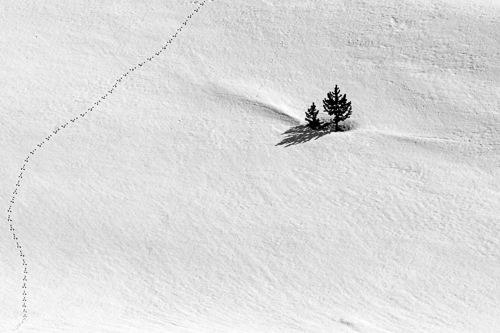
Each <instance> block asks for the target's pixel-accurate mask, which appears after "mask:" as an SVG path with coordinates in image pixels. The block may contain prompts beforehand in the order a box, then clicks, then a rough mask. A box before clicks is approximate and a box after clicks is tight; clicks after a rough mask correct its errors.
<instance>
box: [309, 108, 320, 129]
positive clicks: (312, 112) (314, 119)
mask: <svg viewBox="0 0 500 333" xmlns="http://www.w3.org/2000/svg"><path fill="white" fill-rule="evenodd" d="M318 112H319V111H318V110H316V105H314V102H313V103H312V105H311V107H310V108H309V109H308V110H307V111H306V121H307V123H308V124H307V125H308V126H309V127H311V128H313V129H317V128H318V127H319V126H320V125H321V122H320V120H319V119H318Z"/></svg>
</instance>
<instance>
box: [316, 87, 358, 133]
mask: <svg viewBox="0 0 500 333" xmlns="http://www.w3.org/2000/svg"><path fill="white" fill-rule="evenodd" d="M323 109H324V110H325V112H326V113H328V114H329V115H330V116H332V115H333V119H332V121H333V123H334V124H335V131H338V130H339V122H341V121H344V120H346V119H347V118H349V117H350V116H351V113H352V108H351V102H347V98H346V95H345V94H344V96H342V95H341V94H340V89H339V88H338V87H337V85H335V91H334V92H329V93H328V94H327V98H325V99H324V100H323Z"/></svg>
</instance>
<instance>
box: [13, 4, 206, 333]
mask: <svg viewBox="0 0 500 333" xmlns="http://www.w3.org/2000/svg"><path fill="white" fill-rule="evenodd" d="M208 1H214V0H208ZM206 2H207V0H203V1H201V2H196V3H197V4H198V6H197V7H196V9H194V10H193V12H192V13H191V14H190V15H188V16H187V18H186V20H185V21H184V22H182V25H181V26H180V27H179V28H178V29H177V31H176V32H175V34H173V35H172V37H171V38H170V39H168V40H167V42H166V43H165V45H163V46H162V47H161V49H160V50H158V51H157V52H155V53H154V54H153V55H152V56H150V57H148V58H146V60H144V61H143V62H141V63H138V64H137V65H135V66H134V67H131V68H130V69H129V70H128V71H127V72H125V73H124V74H123V75H121V76H120V78H118V79H117V80H116V82H115V84H114V85H113V86H112V87H111V89H109V90H108V91H107V92H106V94H104V95H102V96H101V97H100V98H99V100H97V101H96V102H95V103H94V105H93V106H92V107H90V108H88V109H87V110H86V111H85V112H82V113H80V114H79V115H78V116H76V117H74V118H72V119H70V121H68V122H66V123H65V124H63V125H61V127H58V128H56V129H55V130H54V131H53V132H52V134H50V135H48V136H47V137H46V138H45V140H42V141H41V142H40V143H38V144H37V148H34V149H33V150H31V151H30V153H29V155H28V156H26V159H25V160H24V162H25V163H24V164H23V166H22V167H21V172H20V173H19V176H18V181H17V183H16V186H15V189H14V191H13V192H12V198H11V200H10V202H9V208H8V209H7V214H8V215H7V223H8V225H9V230H10V231H11V233H12V239H13V241H14V243H15V246H16V249H17V250H18V251H19V257H20V259H21V260H22V269H23V273H24V275H23V279H22V281H21V284H22V287H21V289H22V294H21V296H22V305H21V307H22V320H21V321H20V323H19V324H18V325H17V326H16V328H15V329H16V330H18V329H19V328H20V326H21V325H22V324H23V323H25V322H26V320H27V319H28V305H27V304H28V263H27V259H26V256H25V254H24V253H23V251H22V250H23V247H22V245H21V244H22V243H21V240H20V239H19V237H18V236H17V235H16V228H15V227H14V226H15V223H14V221H13V219H12V216H11V213H12V210H13V208H14V203H15V200H16V196H17V195H18V193H19V192H18V190H19V189H20V186H21V179H22V178H23V172H24V171H25V170H26V166H27V164H28V162H29V158H30V157H31V156H32V155H35V153H36V151H37V149H38V148H41V147H42V146H43V145H44V144H45V142H47V141H49V140H50V139H51V138H52V136H54V135H56V134H57V133H59V131H61V130H62V129H66V127H67V126H68V125H70V122H71V123H75V122H76V121H77V120H79V119H81V118H83V117H85V116H86V115H87V114H89V113H90V112H93V111H94V110H95V109H96V108H97V106H99V103H100V102H101V101H104V100H105V99H106V97H108V96H109V95H110V94H112V93H113V92H114V91H115V89H116V88H117V87H118V85H119V84H120V83H121V82H122V80H123V79H125V77H127V76H128V75H129V74H131V73H132V72H134V71H135V70H137V69H139V67H142V66H144V65H145V64H146V63H147V62H149V61H152V60H153V59H154V58H156V57H158V56H159V55H160V54H161V53H162V52H163V51H165V50H166V49H167V47H168V45H169V44H171V43H172V42H173V40H174V38H176V37H177V36H178V34H179V33H180V32H181V31H182V29H183V27H184V26H186V25H187V24H188V22H189V20H191V19H192V18H193V16H194V15H195V13H198V11H199V10H200V9H201V8H202V7H203V6H204V5H205V3H206Z"/></svg>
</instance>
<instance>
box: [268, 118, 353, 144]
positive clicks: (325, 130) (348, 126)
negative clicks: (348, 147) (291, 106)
mask: <svg viewBox="0 0 500 333" xmlns="http://www.w3.org/2000/svg"><path fill="white" fill-rule="evenodd" d="M355 127H356V126H355V123H353V122H344V123H341V124H339V130H338V132H347V131H350V130H352V129H354V128H355ZM332 132H335V126H334V125H332V124H325V125H324V126H321V127H320V128H318V129H312V128H310V127H309V126H307V125H299V126H295V127H292V128H290V129H288V130H287V131H285V132H284V133H283V134H282V135H285V136H286V137H285V138H284V139H283V140H282V141H281V142H280V143H278V144H276V146H281V145H285V147H289V146H293V145H298V144H300V143H305V142H307V141H311V140H313V139H314V140H318V139H319V138H321V137H322V136H325V135H327V134H330V133H332Z"/></svg>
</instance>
